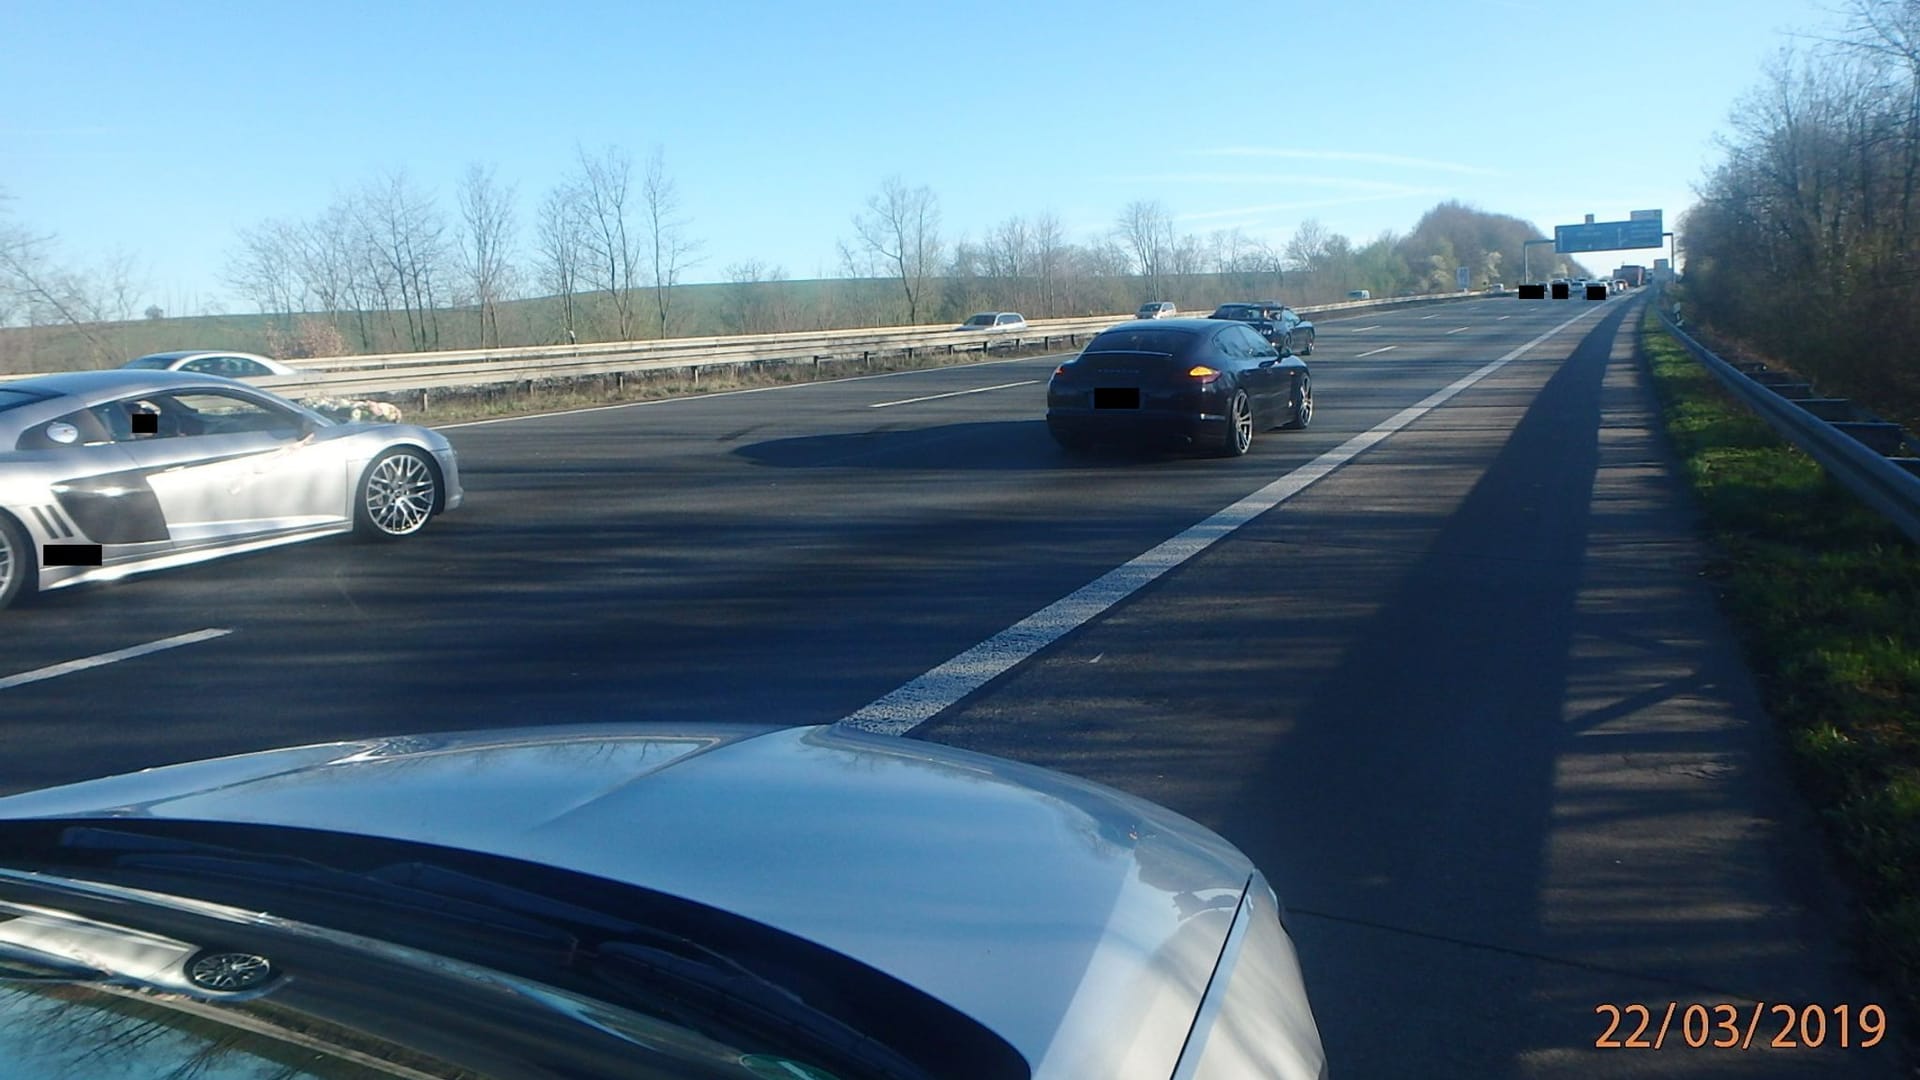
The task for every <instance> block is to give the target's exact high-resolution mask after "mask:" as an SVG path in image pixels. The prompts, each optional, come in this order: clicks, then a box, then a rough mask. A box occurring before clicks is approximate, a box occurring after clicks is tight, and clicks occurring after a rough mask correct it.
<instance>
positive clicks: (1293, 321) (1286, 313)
mask: <svg viewBox="0 0 1920 1080" xmlns="http://www.w3.org/2000/svg"><path fill="white" fill-rule="evenodd" d="M1207 318H1209V319H1232V320H1234V321H1235V322H1243V323H1246V324H1247V325H1248V326H1251V327H1253V328H1254V329H1255V330H1258V331H1259V332H1260V336H1261V337H1264V338H1266V339H1267V340H1268V341H1271V342H1273V343H1274V344H1275V345H1278V346H1279V347H1280V348H1282V349H1288V350H1291V351H1293V352H1297V353H1299V354H1300V355H1302V356H1312V355H1313V334H1314V330H1313V323H1311V322H1309V321H1308V320H1306V319H1303V318H1301V317H1300V313H1299V312H1297V311H1295V310H1293V309H1292V308H1290V307H1288V306H1286V305H1285V304H1282V303H1280V302H1279V301H1277V300H1257V301H1253V302H1251V303H1244V304H1221V305H1220V306H1219V307H1217V308H1214V309H1213V314H1211V315H1209V316H1207Z"/></svg>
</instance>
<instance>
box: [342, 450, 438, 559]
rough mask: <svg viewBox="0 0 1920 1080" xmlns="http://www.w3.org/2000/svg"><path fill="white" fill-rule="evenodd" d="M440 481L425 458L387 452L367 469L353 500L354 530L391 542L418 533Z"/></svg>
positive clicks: (418, 454) (413, 453)
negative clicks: (393, 539)
mask: <svg viewBox="0 0 1920 1080" xmlns="http://www.w3.org/2000/svg"><path fill="white" fill-rule="evenodd" d="M439 494H440V477H439V474H438V473H435V472H434V471H433V464H432V463H431V462H429V461H428V460H427V456H426V454H424V453H422V452H420V451H418V450H413V449H399V450H389V451H387V452H386V453H384V454H381V455H380V456H379V457H377V458H375V459H374V460H373V464H372V465H369V466H367V472H366V475H365V476H363V477H361V478H360V491H359V495H358V497H357V498H355V500H354V527H355V528H356V529H357V530H358V531H359V532H360V533H361V534H362V535H364V536H371V537H375V538H378V539H392V538H395V537H401V536H411V535H413V534H414V533H417V532H419V531H420V530H421V529H422V528H423V527H425V526H426V524H427V519H428V518H429V517H431V516H433V507H434V503H435V502H436V501H437V500H438V498H439Z"/></svg>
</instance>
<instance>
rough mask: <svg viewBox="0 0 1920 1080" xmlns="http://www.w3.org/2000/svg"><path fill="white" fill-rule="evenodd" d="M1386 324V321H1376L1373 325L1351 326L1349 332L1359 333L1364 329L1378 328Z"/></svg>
mask: <svg viewBox="0 0 1920 1080" xmlns="http://www.w3.org/2000/svg"><path fill="white" fill-rule="evenodd" d="M1385 325H1386V324H1385V323H1374V324H1373V325H1372V326H1350V327H1348V328H1347V333H1349V334H1358V333H1360V332H1361V331H1363V330H1378V329H1380V328H1381V327H1382V326H1385Z"/></svg>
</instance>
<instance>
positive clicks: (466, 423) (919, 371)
mask: <svg viewBox="0 0 1920 1080" xmlns="http://www.w3.org/2000/svg"><path fill="white" fill-rule="evenodd" d="M1072 355H1074V354H1073V353H1070V352H1058V353H1042V354H1040V355H1039V356H1009V357H1007V358H1006V359H1004V360H976V361H974V362H973V363H971V364H942V365H940V366H939V367H930V368H910V369H908V370H906V371H881V372H877V373H875V374H872V375H843V376H841V377H839V378H837V379H810V380H808V381H806V382H797V383H780V384H778V385H775V386H749V387H747V388H745V389H742V390H717V391H715V392H713V393H711V394H687V395H685V396H683V397H665V398H649V399H647V400H646V401H621V402H617V403H615V404H612V405H589V406H587V407H586V408H583V409H559V410H556V411H554V412H544V413H529V414H527V415H526V416H496V417H494V418H492V419H490V420H462V421H460V422H459V423H455V424H438V425H430V426H432V427H433V430H435V431H452V430H453V429H454V428H469V427H480V426H482V425H485V424H511V423H514V422H515V421H518V420H544V419H546V418H547V417H550V416H574V415H576V414H579V413H595V412H608V411H610V410H613V409H634V408H639V407H640V406H642V405H675V404H681V403H684V402H688V401H710V400H712V399H714V398H723V397H734V396H736V395H739V394H764V393H766V392H767V391H769V390H800V389H804V388H806V387H809V386H831V385H832V384H834V383H848V382H861V381H863V380H866V379H891V378H894V377H895V376H898V375H925V374H927V373H929V372H934V371H956V370H959V369H961V368H976V367H990V366H992V365H994V364H1018V363H1020V362H1021V361H1024V360H1052V359H1054V358H1055V357H1060V356H1072Z"/></svg>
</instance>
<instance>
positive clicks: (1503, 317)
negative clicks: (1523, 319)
mask: <svg viewBox="0 0 1920 1080" xmlns="http://www.w3.org/2000/svg"><path fill="white" fill-rule="evenodd" d="M1511 318H1513V316H1511V315H1501V316H1499V317H1497V318H1495V319H1494V320H1493V321H1494V322H1499V321H1500V320H1501V319H1511Z"/></svg>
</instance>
